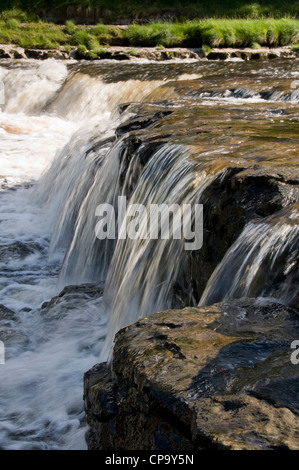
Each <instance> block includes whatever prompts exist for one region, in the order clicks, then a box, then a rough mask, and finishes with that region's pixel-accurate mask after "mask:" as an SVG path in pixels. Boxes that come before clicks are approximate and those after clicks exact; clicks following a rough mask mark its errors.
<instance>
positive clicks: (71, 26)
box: [65, 20, 77, 34]
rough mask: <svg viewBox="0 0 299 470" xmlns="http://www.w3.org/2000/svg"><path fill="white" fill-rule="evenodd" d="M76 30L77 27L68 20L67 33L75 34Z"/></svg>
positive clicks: (66, 23) (66, 24)
mask: <svg viewBox="0 0 299 470" xmlns="http://www.w3.org/2000/svg"><path fill="white" fill-rule="evenodd" d="M76 28H77V27H76V25H75V23H74V22H73V21H70V20H68V21H66V22H65V31H66V32H67V34H74V32H75V31H76Z"/></svg>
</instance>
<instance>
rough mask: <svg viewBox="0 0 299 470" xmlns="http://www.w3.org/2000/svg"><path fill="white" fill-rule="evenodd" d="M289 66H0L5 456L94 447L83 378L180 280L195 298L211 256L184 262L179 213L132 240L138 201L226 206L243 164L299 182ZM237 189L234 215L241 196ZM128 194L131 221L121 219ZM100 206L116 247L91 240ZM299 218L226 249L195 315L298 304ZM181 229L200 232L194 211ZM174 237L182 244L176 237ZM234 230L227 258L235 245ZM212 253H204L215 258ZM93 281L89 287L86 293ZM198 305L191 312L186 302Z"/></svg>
mask: <svg viewBox="0 0 299 470" xmlns="http://www.w3.org/2000/svg"><path fill="white" fill-rule="evenodd" d="M279 63H280V62H279V61H271V65H269V66H267V67H266V66H265V64H264V66H263V67H264V68H263V69H262V71H261V70H260V64H257V63H254V61H252V63H250V64H246V63H244V64H240V63H238V64H237V63H234V62H232V63H216V62H214V63H210V62H205V61H203V62H201V63H200V64H199V63H196V62H194V63H193V62H192V64H191V63H189V64H187V63H183V62H179V63H170V62H168V63H164V64H163V63H155V64H153V63H147V64H144V63H143V64H142V66H141V64H140V63H135V64H132V63H130V64H129V63H114V62H113V61H112V62H111V63H109V64H108V63H106V61H100V62H98V63H94V64H90V63H89V62H88V61H86V62H84V63H80V62H78V63H76V64H74V63H61V62H58V61H55V60H47V61H45V62H40V61H25V62H23V61H8V62H7V63H6V62H3V63H1V66H0V81H1V82H3V84H4V88H5V103H4V105H3V107H2V109H1V110H0V140H1V146H0V161H1V174H0V199H1V204H0V293H1V304H2V303H3V305H5V307H8V308H10V309H11V310H12V311H11V312H10V313H9V314H6V313H5V314H4V315H3V314H2V310H1V308H2V307H1V305H0V326H1V330H0V333H2V332H3V331H4V332H5V335H6V336H4V340H5V342H6V343H7V344H6V360H7V362H6V364H5V365H1V379H2V380H1V393H0V408H1V412H2V414H3V419H1V420H0V421H1V423H0V448H4V449H32V448H37V449H59V448H65V449H66V448H76V449H81V448H85V447H86V446H85V443H84V433H85V417H84V410H83V401H82V377H83V374H84V372H86V371H87V370H88V369H89V368H91V367H92V366H93V365H94V364H95V363H97V362H99V361H101V360H103V361H104V360H107V359H108V360H109V359H110V358H111V348H112V346H113V338H114V335H115V333H116V332H117V331H118V330H119V329H120V328H122V327H124V326H126V325H128V324H130V323H133V322H135V321H136V320H137V319H139V318H141V317H144V316H146V315H148V314H151V313H154V312H156V311H159V310H161V309H164V308H168V307H172V305H173V304H172V300H173V298H174V296H175V292H174V288H175V287H176V283H177V284H179V283H180V282H181V280H182V285H183V287H185V286H186V284H188V283H189V281H190V289H189V290H188V288H189V286H188V288H187V289H186V291H188V292H191V291H192V289H193V285H191V283H192V281H193V280H194V277H195V276H198V277H200V275H201V273H202V272H203V269H205V266H207V264H209V260H208V262H207V263H206V259H204V262H203V264H202V265H201V264H200V263H199V269H198V270H197V269H196V266H195V267H194V265H196V263H197V262H198V260H201V258H200V257H201V256H202V252H201V251H200V250H198V251H197V252H195V254H194V257H193V254H191V255H190V253H188V254H186V251H185V243H186V241H189V239H188V238H187V237H186V236H185V233H184V231H182V230H181V229H182V227H181V225H180V224H181V220H178V219H176V218H175V217H174V216H170V218H169V232H170V236H169V237H165V238H163V237H162V235H163V232H162V230H161V231H160V233H159V237H156V238H155V237H153V239H151V238H150V236H149V234H148V230H149V222H151V224H152V220H151V217H150V215H148V216H147V217H146V218H143V219H140V222H139V225H138V233H139V236H138V237H136V238H130V237H125V238H122V237H121V236H120V235H122V234H124V232H125V227H126V224H127V223H128V220H130V217H131V216H132V214H131V213H130V209H129V208H130V206H132V205H134V204H135V205H139V206H140V207H143V208H145V210H146V211H148V210H149V208H150V207H152V206H154V205H157V206H159V207H161V210H162V211H163V210H164V209H163V207H165V206H167V207H170V206H172V205H176V206H178V207H179V208H181V207H184V206H188V205H190V206H191V207H194V206H195V205H196V204H199V205H200V204H202V203H203V204H205V203H206V202H207V199H208V198H209V197H210V196H211V199H213V198H217V195H220V198H219V199H220V200H221V195H222V194H221V191H222V189H223V190H224V191H226V189H227V188H228V186H226V185H225V184H223V182H225V181H226V178H225V176H226V170H227V169H233V170H236V171H233V172H230V171H228V172H227V175H228V178H230V177H231V176H230V175H231V174H234V175H235V174H236V173H237V172H238V171H239V170H240V168H242V169H243V168H244V169H248V168H250V169H251V170H252V174H253V175H254V172H255V171H256V170H255V167H256V166H259V165H260V169H261V173H262V172H263V171H264V170H265V169H267V168H269V166H270V165H271V171H272V169H273V173H274V172H275V165H281V166H283V168H287V169H288V170H289V168H291V170H290V174H291V173H292V168H293V167H296V165H297V161H296V157H295V145H294V141H295V132H296V129H297V127H296V125H297V123H298V119H297V117H296V115H295V111H296V108H295V106H297V104H296V103H298V92H297V80H296V77H297V75H295V72H294V70H293V68H292V63H291V62H289V63H286V64H282V65H281V66H279ZM276 64H277V65H276ZM251 72H254V73H251ZM265 76H266V77H267V84H266V85H265V87H264V85H263V84H264V82H263V81H264V77H265ZM276 82H277V83H278V84H277V87H278V88H277V90H278V91H277V93H276V92H275V86H276ZM268 91H269V94H268V95H267V94H266V93H267V92H268ZM263 93H264V94H263ZM270 101H271V103H270ZM156 116H157V119H156V120H155V119H153V117H154V118H155V117H156ZM132 117H134V119H132ZM272 125H273V126H274V127H273V129H272ZM246 126H247V127H246ZM275 126H277V127H275ZM244 129H247V130H249V132H248V133H246V132H244ZM277 129H278V131H279V132H278V131H277ZM265 130H266V132H265V133H264V131H265ZM270 131H271V132H270ZM280 133H281V135H282V136H283V137H284V138H283V139H282V138H281V137H280ZM276 134H278V138H276V137H277V135H276ZM273 136H274V137H273ZM269 142H274V143H275V145H274V144H273V147H272V146H270V145H269ZM269 162H270V163H269ZM245 171H246V170H245ZM282 173H283V172H282ZM283 177H284V174H283V176H281V178H280V180H279V181H280V182H281V185H284V186H285V187H284V188H283V191H285V194H286V196H285V200H286V201H287V202H286V204H291V203H293V201H294V200H296V198H297V196H296V194H297V193H296V191H295V189H294V192H293V194H292V195H291V196H290V198H289V199H288V196H289V195H288V194H287V188H286V186H288V185H289V183H284V181H288V182H289V181H293V174H291V177H289V176H288V175H287V176H286V180H284V179H283ZM253 179H254V178H253ZM294 180H295V178H294ZM296 181H297V180H296ZM237 184H239V182H238V181H237ZM240 184H242V183H240ZM290 185H292V183H290ZM252 186H253V192H254V185H252ZM294 186H295V183H294ZM250 188H251V186H250ZM229 189H230V190H231V191H232V192H231V193H230V194H228V195H227V198H226V196H225V195H224V198H223V199H224V203H225V204H226V203H227V204H229V203H230V200H231V199H230V198H233V197H234V194H235V193H234V188H233V187H232V186H231V187H230V188H229ZM237 190H238V189H236V191H237ZM240 194H241V197H243V196H244V197H246V194H243V193H242V191H241V192H240ZM240 194H239V195H240ZM275 196H276V194H275ZM120 198H125V199H126V203H127V211H126V212H121V211H118V202H119V199H120ZM214 202H215V201H214V200H212V201H211V205H210V206H209V204H207V206H208V207H212V206H213V208H215V214H214V216H215V218H213V214H212V217H211V226H209V228H208V230H212V229H213V220H215V221H216V222H215V224H217V223H218V222H219V227H220V228H219V227H217V236H215V238H213V237H211V238H208V237H210V234H209V233H208V230H206V231H205V232H204V235H205V236H206V237H207V238H206V239H205V240H204V243H205V242H207V241H208V242H209V241H211V240H212V241H214V240H215V243H217V240H219V238H221V233H220V232H221V228H222V227H223V224H224V223H226V218H225V217H226V215H225V209H226V207H222V206H221V204H220V206H221V207H220V212H221V211H222V209H223V212H221V214H220V215H221V216H222V215H223V217H221V218H220V220H219V219H217V217H216V216H217V215H218V214H217V210H218V206H217V201H216V203H215V204H214ZM239 202H240V201H237V202H236V204H238V203H239ZM220 203H223V200H222V201H220ZM250 203H252V204H254V201H253V202H252V201H250ZM279 203H280V202H279V201H278V202H277V207H281V206H284V204H283V203H282V204H281V206H280V205H279ZM101 204H110V206H111V207H112V208H113V210H114V212H115V216H116V224H115V238H114V239H109V238H106V239H102V240H100V239H99V238H97V234H96V227H97V224H98V221H99V215H98V212H97V208H98V207H99V206H100V205H101ZM163 205H164V206H163ZM270 205H271V204H270ZM266 206H267V207H268V205H266ZM271 207H272V206H271ZM275 207H276V206H275ZM213 208H212V210H213ZM266 210H267V209H266ZM203 211H204V214H205V207H203ZM240 213H241V212H240ZM265 213H266V214H268V212H265ZM265 213H264V212H263V217H264V214H265ZM269 213H270V212H269ZM147 214H150V212H147ZM238 214H239V212H238V211H237V214H236V215H235V214H234V216H236V218H237V217H239V215H238ZM298 214H299V209H298V206H297V205H293V206H289V208H287V209H284V210H282V211H281V212H279V213H276V215H274V216H271V217H265V218H259V219H256V220H254V221H253V220H252V221H249V222H248V223H247V225H246V226H245V227H244V229H243V232H242V233H241V234H240V235H239V236H238V238H237V239H236V240H235V242H234V243H233V245H232V246H230V248H229V249H228V251H227V253H226V255H225V256H224V258H223V259H222V260H221V257H222V256H223V251H221V250H219V253H221V256H220V255H219V256H218V252H217V253H216V255H217V256H214V257H213V260H212V264H209V267H208V269H207V273H204V274H206V277H207V276H208V275H209V274H210V272H211V270H212V269H214V266H215V264H216V262H220V264H219V265H218V267H217V268H216V269H215V271H214V273H213V275H212V277H211V278H210V280H209V282H208V285H207V286H206V290H205V292H204V294H203V296H202V299H201V302H200V304H201V305H207V304H209V303H213V302H217V301H220V300H223V299H227V298H235V297H241V296H249V297H250V296H251V297H258V296H263V297H272V298H275V299H278V300H279V301H281V302H283V303H286V304H288V305H293V304H294V299H296V296H297V294H298V292H297V286H298V274H297V273H298V250H299V246H298V238H299V237H298ZM241 217H243V215H242V213H241V215H240V218H241ZM250 217H251V213H250V214H249V216H248V219H246V220H250ZM187 220H188V222H189V224H190V227H192V230H193V229H194V226H195V216H194V213H193V212H192V213H191V214H190V215H189V218H188V219H187ZM209 220H210V219H209ZM238 222H239V220H238ZM241 222H242V221H241ZM241 222H240V225H238V228H237V230H238V234H239V227H240V226H242V227H243V223H241ZM218 228H219V230H218ZM233 230H234V228H232V230H231V231H230V232H233ZM179 231H180V237H174V236H172V233H175V234H176V235H177V234H178V232H179ZM158 232H159V230H158V226H157V225H156V223H155V224H154V233H158ZM182 232H183V233H182ZM219 233H220V234H219ZM229 235H230V236H229V237H228V241H227V240H226V242H227V245H225V247H226V246H229V244H231V242H232V239H234V238H233V235H234V233H232V235H231V233H230V234H229ZM211 245H212V243H210V245H209V243H207V244H206V245H205V246H208V248H207V250H206V251H205V256H206V257H208V256H209V254H210V252H211V251H210V250H213V249H214V246H211ZM215 251H217V249H216V250H215ZM189 255H190V256H189ZM203 258H204V257H203ZM205 263H206V264H205ZM186 266H187V267H186ZM202 266H203V267H202ZM185 268H186V276H185V271H184V273H182V271H183V270H185ZM189 269H190V272H189V271H188V270H189ZM191 271H192V272H191ZM206 277H205V276H203V282H202V284H203V283H204V282H206ZM86 283H92V284H91V285H89V286H86V285H83V286H80V284H86ZM70 284H71V285H72V286H71V287H67V288H66V289H65V290H64V295H61V296H60V292H61V290H62V289H64V288H65V287H66V286H68V285H70ZM183 287H182V290H183ZM179 288H181V286H179ZM196 288H197V286H195V287H194V292H195V290H196ZM201 289H202V285H200V287H199V290H200V292H201ZM186 295H187V294H186ZM196 295H198V293H197V294H196ZM196 298H197V297H196ZM51 299H52V300H51ZM189 301H190V302H189ZM182 302H183V300H182ZM188 302H189V303H190V304H193V305H194V304H195V303H196V302H195V300H194V298H191V297H190V298H189V299H187V300H186V304H187V303H188ZM45 304H46V306H45ZM1 315H2V316H1ZM1 338H2V340H3V336H2V337H0V340H1Z"/></svg>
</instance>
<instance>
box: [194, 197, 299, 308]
mask: <svg viewBox="0 0 299 470" xmlns="http://www.w3.org/2000/svg"><path fill="white" fill-rule="evenodd" d="M298 221H299V212H298V207H297V205H295V206H291V208H288V209H287V210H284V211H282V213H281V215H280V217H279V216H277V215H276V216H275V217H270V218H269V219H266V220H263V221H261V222H257V221H256V222H251V223H249V224H248V225H247V226H246V227H245V228H244V230H243V232H242V233H241V235H240V236H239V237H238V239H237V240H236V242H235V243H234V244H233V245H232V246H231V248H230V249H229V251H228V252H227V254H226V255H225V257H224V258H223V260H222V262H221V263H220V264H219V266H217V268H216V270H215V271H214V273H213V274H212V276H211V278H210V280H209V282H208V284H207V287H206V289H205V291H204V293H203V295H202V298H201V300H200V303H199V305H211V304H213V303H216V302H221V301H223V300H228V299H235V298H242V297H254V298H257V297H268V298H273V299H276V300H278V301H279V302H281V303H282V304H285V305H290V304H291V303H292V301H293V300H294V299H295V297H296V295H298V261H299V258H298V256H299V225H298Z"/></svg>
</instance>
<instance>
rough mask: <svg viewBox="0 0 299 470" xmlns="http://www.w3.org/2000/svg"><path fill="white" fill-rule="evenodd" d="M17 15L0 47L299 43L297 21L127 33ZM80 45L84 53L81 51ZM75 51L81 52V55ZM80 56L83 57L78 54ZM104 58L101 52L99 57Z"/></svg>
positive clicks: (2, 28)
mask: <svg viewBox="0 0 299 470" xmlns="http://www.w3.org/2000/svg"><path fill="white" fill-rule="evenodd" d="M15 14H16V16H15V17H14V16H13V14H9V12H6V13H5V14H4V15H2V17H1V18H2V19H1V21H0V43H2V44H17V45H19V46H22V47H24V48H41V49H57V48H59V47H60V46H65V47H66V48H68V49H69V48H71V47H72V46H76V47H77V48H79V47H81V49H82V51H81V52H82V55H84V54H86V53H87V52H88V51H91V52H92V53H98V52H97V51H100V50H101V47H102V46H106V47H107V46H108V45H109V44H111V45H123V46H125V45H128V46H130V47H131V49H130V50H131V55H134V54H135V50H134V48H135V47H138V46H146V47H156V48H164V47H179V46H185V47H203V46H204V47H205V48H212V47H253V48H258V47H259V46H268V47H276V46H285V45H295V44H298V42H299V20H297V19H294V18H290V17H288V18H278V19H274V18H259V19H219V18H211V19H206V20H203V19H202V20H194V21H185V22H181V23H179V22H176V23H169V22H168V23H167V22H165V23H151V24H147V25H139V24H134V25H131V26H129V27H128V28H126V29H122V28H119V27H117V26H107V25H104V24H98V25H94V26H91V27H87V26H82V25H81V26H78V25H76V24H75V23H74V22H72V21H70V20H68V21H66V23H65V25H63V26H58V25H55V24H53V23H45V22H42V21H40V20H39V21H35V22H33V21H31V22H25V23H24V22H23V20H24V18H25V19H26V16H25V14H22V12H21V11H19V10H16V11H15ZM83 46H84V48H85V49H86V50H85V52H84V50H83ZM81 49H80V50H81ZM83 52H84V54H83ZM102 54H103V52H102Z"/></svg>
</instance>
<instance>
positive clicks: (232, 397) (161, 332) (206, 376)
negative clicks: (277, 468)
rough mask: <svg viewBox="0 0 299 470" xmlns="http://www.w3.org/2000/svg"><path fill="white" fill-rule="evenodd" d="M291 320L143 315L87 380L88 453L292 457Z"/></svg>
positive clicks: (288, 314) (263, 314) (298, 432)
mask: <svg viewBox="0 0 299 470" xmlns="http://www.w3.org/2000/svg"><path fill="white" fill-rule="evenodd" d="M298 330H299V328H298V312H296V311H295V310H291V309H286V308H285V307H283V306H282V305H279V304H273V303H271V304H269V303H265V302H263V303H261V302H260V303H259V302H257V301H256V300H253V299H240V300H234V301H228V302H223V303H219V304H215V305H213V306H209V307H202V308H185V309H182V310H167V311H162V312H158V313H155V314H153V315H150V316H148V317H146V318H144V319H142V320H140V321H138V322H137V323H135V324H133V325H130V326H128V327H126V328H124V329H122V330H121V331H120V332H119V333H117V335H116V340H115V347H114V355H113V361H112V364H111V366H108V365H107V364H106V363H103V364H98V365H96V366H94V367H93V368H92V369H91V370H90V371H88V372H87V373H86V374H85V377H84V382H85V384H84V385H85V391H84V392H85V409H86V413H87V421H88V425H89V429H88V431H87V434H86V441H87V444H88V448H89V449H102V450H159V451H160V450H221V449H225V450H274V449H279V450H281V449H286V450H288V449H292V450H293V449H296V450H298V449H299V421H298V414H299V406H298V397H299V387H298V383H299V381H298V378H299V366H298V365H294V364H292V362H291V353H292V350H291V349H290V348H291V343H292V341H293V340H294V339H296V338H299V331H298Z"/></svg>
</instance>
